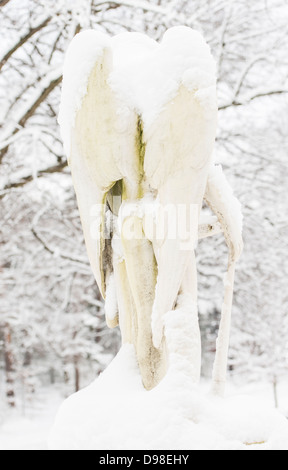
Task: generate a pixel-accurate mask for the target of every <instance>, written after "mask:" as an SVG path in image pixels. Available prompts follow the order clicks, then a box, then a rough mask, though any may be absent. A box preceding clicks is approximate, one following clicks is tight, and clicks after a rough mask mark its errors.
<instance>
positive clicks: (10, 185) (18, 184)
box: [0, 160, 67, 198]
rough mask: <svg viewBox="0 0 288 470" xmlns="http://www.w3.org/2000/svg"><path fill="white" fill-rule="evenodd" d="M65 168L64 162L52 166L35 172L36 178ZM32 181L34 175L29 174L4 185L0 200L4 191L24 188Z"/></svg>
mask: <svg viewBox="0 0 288 470" xmlns="http://www.w3.org/2000/svg"><path fill="white" fill-rule="evenodd" d="M66 167H67V161H66V160H65V161H64V162H61V163H58V165H53V166H50V167H47V168H44V169H43V170H39V171H38V172H37V176H38V177H41V176H45V175H46V174H52V173H59V172H61V171H63V170H64V169H65V168H66ZM33 179H34V175H32V174H29V175H26V176H23V177H22V178H21V179H20V180H18V181H13V182H11V183H8V184H6V185H5V186H4V188H3V190H2V194H0V198H2V197H3V196H5V193H6V191H8V190H10V189H16V188H20V187H22V186H25V184H27V183H29V182H30V181H32V180H33Z"/></svg>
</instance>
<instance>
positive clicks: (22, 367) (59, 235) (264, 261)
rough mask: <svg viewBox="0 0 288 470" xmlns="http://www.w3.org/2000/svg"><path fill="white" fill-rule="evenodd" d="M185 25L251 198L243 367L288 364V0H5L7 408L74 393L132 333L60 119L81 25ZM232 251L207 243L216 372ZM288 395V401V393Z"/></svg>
mask: <svg viewBox="0 0 288 470" xmlns="http://www.w3.org/2000/svg"><path fill="white" fill-rule="evenodd" d="M180 24H182V25H183V24H184V25H187V26H189V27H192V28H195V29H196V30H198V31H200V32H201V33H202V34H203V35H204V38H205V39H206V41H207V42H208V43H209V45H210V47H211V50H212V54H213V56H214V57H215V60H216V63H217V78H218V83H217V89H218V99H219V124H218V134H217V141H216V147H215V160H216V161H217V162H219V163H221V164H222V166H223V169H224V172H225V174H226V176H227V178H228V180H229V182H230V183H231V185H232V187H233V188H234V193H235V195H236V196H237V197H238V198H239V200H240V201H241V204H242V208H243V215H244V232H243V237H244V244H245V246H244V252H243V255H242V258H241V260H240V262H239V265H238V268H237V275H236V284H235V295H234V306H233V322H232V333H231V346H230V352H229V377H230V380H231V381H233V383H236V384H245V383H253V382H254V383H255V382H257V381H258V382H259V381H264V382H267V383H270V384H271V388H272V385H273V390H274V399H275V404H277V386H278V384H280V383H282V382H283V381H286V382H287V377H288V311H287V310H288V295H287V276H288V257H287V243H288V238H287V234H288V233H287V232H288V230H287V219H288V209H287V200H286V190H287V183H288V181H287V174H288V163H287V156H288V137H287V135H288V94H287V93H288V67H287V65H288V55H287V50H288V2H287V0H253V2H251V1H250V0H237V1H234V0H123V1H120V0H113V1H97V0H73V1H72V0H70V1H68V0H57V1H56V0H49V1H44V0H0V214H1V215H0V216H1V229H0V247H1V251H0V403H1V405H0V414H1V410H2V411H3V409H4V408H5V407H6V408H7V407H8V408H9V407H11V408H13V407H14V408H15V407H16V408H21V409H22V410H23V409H25V406H26V404H27V403H30V404H31V403H37V400H39V399H40V392H41V390H42V389H43V387H48V386H49V387H59V386H61V387H62V390H63V391H64V392H63V393H64V394H65V395H69V394H70V393H72V392H73V391H74V390H78V389H80V388H82V387H84V386H85V385H87V384H88V383H89V382H91V381H92V380H93V379H94V378H95V377H97V376H98V374H99V373H100V372H101V371H103V370H104V369H105V367H106V366H107V364H108V363H109V362H110V361H111V359H112V358H113V357H114V356H115V354H116V353H117V351H118V350H119V347H120V337H119V331H118V330H113V331H112V330H109V329H108V328H107V327H106V324H105V318H104V306H103V302H102V299H101V297H100V294H99V292H98V289H97V286H96V284H95V281H94V278H93V276H92V272H91V269H90V265H89V262H88V258H87V254H86V250H85V245H84V241H83V235H82V229H81V225H80V218H79V213H78V209H77V205H76V199H75V194H74V190H73V187H72V180H71V175H70V171H69V167H68V166H67V159H66V155H65V154H64V150H63V146H62V141H61V138H60V133H59V126H58V123H57V115H58V109H59V102H60V93H61V81H62V67H63V59H64V54H65V51H66V50H67V47H68V45H69V43H70V41H71V39H72V38H73V36H74V35H75V34H76V33H78V32H79V31H81V30H85V29H89V28H93V29H96V30H98V31H103V32H105V33H108V34H109V35H114V34H117V33H119V32H123V31H137V32H142V33H145V34H147V35H149V36H150V37H152V38H154V39H156V40H161V37H162V35H163V33H164V31H165V30H166V29H167V28H169V27H171V26H175V25H180ZM226 260H227V250H226V247H225V243H224V242H223V237H222V236H221V235H219V236H217V237H215V238H213V239H211V240H208V239H206V240H203V241H201V242H200V243H199V246H198V249H197V262H198V273H199V314H200V325H201V331H202V343H203V365H202V374H203V378H205V377H208V376H210V374H211V367H212V361H213V357H214V352H215V340H216V336H217V329H218V325H219V315H220V309H221V302H222V298H223V276H224V273H225V270H226ZM287 409H288V405H287Z"/></svg>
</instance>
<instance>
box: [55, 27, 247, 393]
mask: <svg viewBox="0 0 288 470" xmlns="http://www.w3.org/2000/svg"><path fill="white" fill-rule="evenodd" d="M59 123H60V125H61V132H62V136H63V140H64V145H65V149H66V152H67V155H68V158H69V165H70V168H71V173H72V178H73V184H74V187H75V192H76V196H77V201H78V206H79V212H80V216H81V221H82V226H83V232H84V237H85V241H86V246H87V252H88V256H89V259H90V262H91V267H92V270H93V273H94V276H95V279H96V281H97V284H98V286H99V289H100V291H101V293H102V295H103V297H104V298H106V312H107V315H106V319H107V324H108V326H109V327H115V326H116V325H118V323H119V325H120V330H121V335H122V341H123V343H132V344H134V346H135V351H136V356H137V360H138V364H139V368H140V371H141V376H142V380H143V384H144V386H145V388H146V389H148V390H150V389H152V388H153V387H155V386H156V385H157V384H158V383H159V382H160V381H161V379H162V378H163V377H164V375H165V373H166V370H167V364H168V363H169V350H167V348H166V342H165V315H166V313H168V312H170V311H172V310H173V309H174V308H175V306H176V305H177V299H178V296H179V295H182V296H184V297H185V298H186V299H190V309H191V311H192V314H191V329H193V330H194V341H195V347H194V354H193V357H191V364H192V366H193V367H192V368H191V371H192V372H191V374H192V375H193V380H194V381H195V382H197V381H198V380H199V377H200V367H201V341H200V332H199V326H198V313H197V275H196V263H195V254H194V250H195V248H196V245H197V241H198V238H204V237H206V236H209V235H213V234H214V233H219V232H220V231H222V232H223V233H224V235H225V238H226V242H227V244H228V247H229V261H228V274H227V277H226V283H225V295H224V302H223V309H222V315H221V323H220V329H219V338H218V342H217V352H216V359H215V364H214V371H213V384H214V385H213V386H214V390H215V392H216V393H223V389H224V384H225V375H226V365H227V353H228V338H229V325H230V314H231V305H232V294H233V281H234V268H235V262H236V261H237V259H238V258H239V256H240V253H241V250H242V235H241V233H242V216H241V209H240V204H239V203H238V201H237V199H236V198H235V197H234V196H233V192H232V190H231V188H230V186H229V184H228V182H227V180H226V179H225V177H224V175H223V173H222V170H221V167H220V166H217V165H216V164H215V163H214V162H213V157H212V155H213V148H214V142H215V135H216V129H217V97H216V77H215V64H214V61H213V58H212V56H211V53H210V49H209V47H208V45H207V44H206V43H205V41H204V39H203V38H202V36H201V35H200V34H199V33H198V32H196V31H193V30H191V29H189V28H186V27H175V28H171V29H169V30H168V31H167V32H166V33H165V34H164V37H163V39H162V41H161V42H160V43H158V42H155V41H154V40H151V39H149V38H147V37H146V36H144V35H142V34H138V33H124V34H119V35H117V36H115V37H112V38H110V37H108V36H106V35H104V34H102V33H99V32H95V31H85V32H82V33H80V34H78V35H77V36H76V37H75V38H74V39H73V41H72V43H71V45H70V47H69V49H68V51H67V55H66V60H65V66H64V79H63V88H62V99H61V108H60V114H59ZM203 201H206V203H207V204H208V205H209V206H210V207H211V209H212V210H213V212H214V213H215V216H216V217H214V218H212V219H211V220H208V221H207V220H206V221H203V222H201V209H202V205H203ZM111 220H113V223H112V224H111V223H110V224H108V222H111ZM111 227H112V228H111ZM111 232H112V233H111ZM175 314H177V311H175ZM179 347H181V345H179Z"/></svg>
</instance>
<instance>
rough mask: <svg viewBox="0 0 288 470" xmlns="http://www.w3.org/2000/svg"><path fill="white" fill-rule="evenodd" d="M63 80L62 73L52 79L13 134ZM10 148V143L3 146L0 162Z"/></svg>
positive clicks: (15, 132) (18, 123) (20, 120)
mask: <svg viewBox="0 0 288 470" xmlns="http://www.w3.org/2000/svg"><path fill="white" fill-rule="evenodd" d="M61 81H62V75H61V76H59V77H57V78H55V79H54V80H51V82H50V83H49V84H48V86H46V87H45V88H44V89H42V91H41V92H40V94H39V96H37V98H36V99H35V101H33V103H32V104H31V105H30V106H29V108H28V109H27V110H26V111H25V113H24V114H23V115H22V117H21V118H20V119H19V120H18V122H17V124H16V125H15V127H14V130H13V131H12V132H11V134H10V135H11V136H13V135H15V134H17V132H19V130H20V129H21V128H23V127H24V126H25V124H26V122H27V121H28V119H29V118H30V117H31V116H33V114H34V113H35V111H36V110H37V108H38V107H39V106H40V105H41V104H42V103H43V101H45V100H46V98H47V97H48V95H49V94H50V93H51V92H52V91H53V90H54V88H56V87H57V86H58V85H59V84H60V83H61ZM8 149H9V144H8V145H7V146H6V147H4V148H2V150H1V151H0V164H1V162H2V160H3V157H4V156H5V155H6V153H7V152H8Z"/></svg>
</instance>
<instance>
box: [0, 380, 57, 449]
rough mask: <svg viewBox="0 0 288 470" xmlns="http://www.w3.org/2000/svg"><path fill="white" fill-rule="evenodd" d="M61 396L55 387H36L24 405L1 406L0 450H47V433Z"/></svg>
mask: <svg viewBox="0 0 288 470" xmlns="http://www.w3.org/2000/svg"><path fill="white" fill-rule="evenodd" d="M63 400H64V394H63V392H61V390H60V389H59V388H57V387H53V386H50V387H48V388H45V389H41V390H38V391H37V396H36V397H35V398H34V400H33V402H31V403H30V404H29V403H27V404H26V405H25V409H23V407H22V409H19V408H15V409H13V410H9V409H7V408H5V409H3V408H1V407H0V450H47V435H48V433H49V430H50V428H51V426H52V424H53V422H54V419H55V414H56V412H57V409H58V408H59V406H60V404H61V403H62V402H63Z"/></svg>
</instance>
